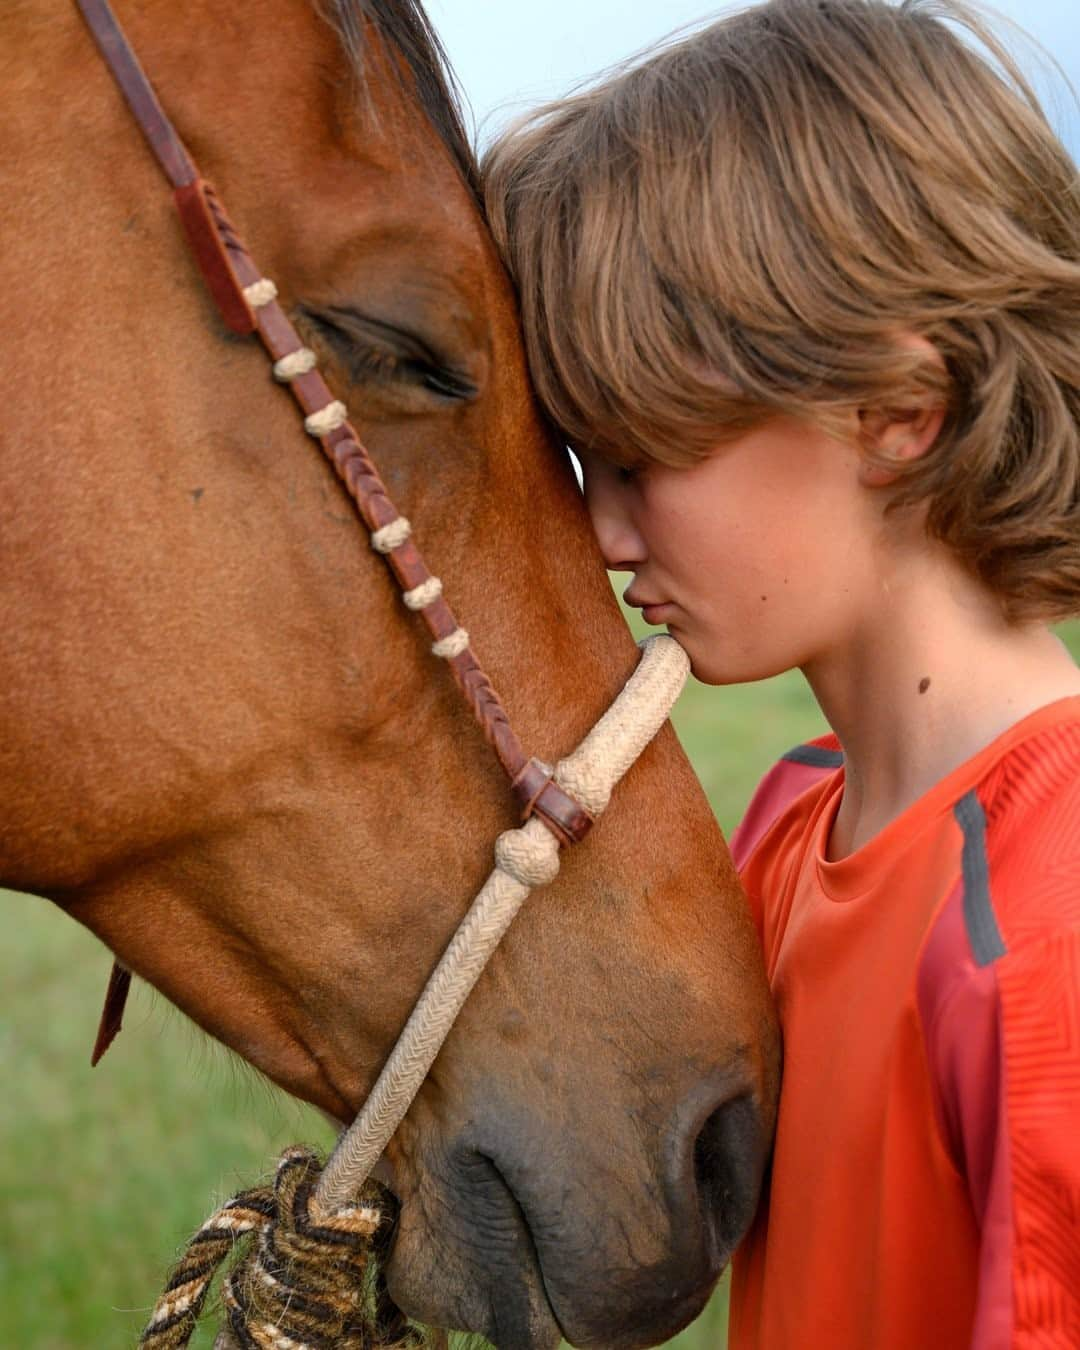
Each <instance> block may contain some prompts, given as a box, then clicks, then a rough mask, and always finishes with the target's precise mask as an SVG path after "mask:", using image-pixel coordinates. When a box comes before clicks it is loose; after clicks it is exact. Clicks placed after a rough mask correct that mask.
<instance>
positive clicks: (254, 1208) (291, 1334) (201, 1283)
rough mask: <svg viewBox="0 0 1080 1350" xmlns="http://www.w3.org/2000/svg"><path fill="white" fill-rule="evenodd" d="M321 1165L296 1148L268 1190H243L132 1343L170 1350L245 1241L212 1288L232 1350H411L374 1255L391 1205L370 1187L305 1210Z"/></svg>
mask: <svg viewBox="0 0 1080 1350" xmlns="http://www.w3.org/2000/svg"><path fill="white" fill-rule="evenodd" d="M321 1170H322V1165H321V1163H320V1162H319V1160H318V1158H316V1156H315V1155H314V1154H313V1153H311V1152H309V1151H308V1150H307V1149H303V1148H290V1149H287V1150H286V1151H285V1153H283V1154H282V1156H281V1160H280V1161H279V1163H278V1167H277V1175H276V1176H275V1178H274V1185H273V1187H272V1188H271V1187H268V1186H264V1187H256V1188H253V1189H252V1190H248V1191H243V1192H242V1193H241V1194H240V1195H237V1196H235V1197H234V1198H233V1199H232V1200H230V1201H229V1202H228V1203H227V1204H225V1205H223V1206H222V1207H221V1209H219V1210H218V1212H217V1213H216V1214H214V1215H213V1217H212V1218H210V1219H208V1220H207V1221H206V1223H205V1224H203V1226H202V1228H200V1229H199V1231H198V1232H197V1233H196V1234H195V1236H194V1237H193V1238H192V1239H191V1242H190V1243H189V1244H188V1248H187V1251H186V1252H185V1253H184V1255H183V1257H182V1258H181V1260H180V1261H179V1263H178V1264H177V1266H176V1268H175V1269H174V1270H173V1272H172V1275H171V1276H170V1278H169V1282H168V1284H167V1285H166V1288H165V1292H164V1293H163V1294H162V1296H161V1298H160V1299H159V1300H158V1303H157V1306H156V1307H155V1308H154V1312H153V1315H152V1317H151V1319H150V1322H149V1324H148V1326H147V1328H146V1330H145V1331H144V1332H143V1334H142V1339H141V1340H140V1342H139V1344H140V1346H142V1347H146V1350H178V1348H179V1347H182V1346H186V1345H187V1344H188V1342H189V1340H190V1339H191V1336H192V1334H193V1332H194V1331H195V1327H196V1324H197V1322H198V1320H199V1316H200V1314H201V1312H202V1309H203V1305H204V1303H205V1301H206V1295H207V1291H208V1289H209V1288H210V1283H211V1281H212V1280H213V1277H214V1275H215V1273H216V1271H217V1269H218V1267H219V1266H220V1265H221V1264H222V1262H223V1261H224V1260H225V1258H226V1257H227V1256H229V1255H230V1254H231V1253H232V1252H233V1250H234V1248H235V1247H236V1246H237V1244H238V1243H239V1242H241V1241H242V1240H243V1239H244V1238H245V1237H248V1236H249V1235H252V1236H251V1240H250V1241H249V1242H248V1244H247V1249H246V1251H244V1252H243V1254H242V1255H241V1256H240V1258H239V1260H238V1261H237V1262H236V1264H235V1265H234V1266H233V1268H232V1270H231V1271H230V1272H229V1273H228V1275H227V1276H226V1277H225V1280H224V1283H223V1285H222V1302H223V1303H224V1308H225V1322H226V1326H227V1328H228V1332H229V1334H230V1335H231V1337H232V1340H231V1343H232V1344H235V1345H237V1346H239V1347H242V1350H322V1347H325V1346H331V1345H332V1346H335V1347H338V1346H340V1347H342V1348H343V1350H382V1348H383V1347H402V1350H411V1348H412V1347H419V1346H420V1345H422V1344H423V1340H424V1338H423V1333H422V1332H420V1331H419V1330H417V1329H414V1328H412V1327H410V1325H409V1324H408V1322H407V1321H406V1319H405V1317H404V1315H403V1314H402V1312H401V1311H400V1310H399V1309H398V1308H397V1307H396V1306H395V1305H394V1303H393V1302H392V1300H391V1299H390V1297H389V1295H388V1293H387V1291H386V1286H385V1283H384V1281H383V1278H382V1275H381V1272H380V1271H379V1270H378V1269H377V1264H378V1258H379V1257H380V1256H381V1255H383V1254H384V1253H385V1250H386V1245H387V1243H388V1241H389V1237H390V1233H391V1231H392V1229H393V1220H394V1202H393V1199H392V1197H390V1195H389V1193H388V1192H386V1191H385V1190H384V1189H383V1188H382V1187H381V1186H380V1185H379V1184H378V1183H377V1182H373V1181H369V1182H368V1183H366V1185H365V1186H364V1188H363V1191H362V1193H361V1196H360V1201H359V1203H357V1204H355V1205H350V1206H347V1207H345V1208H343V1209H339V1210H337V1211H336V1212H334V1213H333V1214H329V1215H324V1214H320V1213H318V1212H317V1211H315V1210H313V1208H312V1193H313V1191H314V1188H315V1183H316V1182H317V1181H318V1178H319V1174H320V1172H321Z"/></svg>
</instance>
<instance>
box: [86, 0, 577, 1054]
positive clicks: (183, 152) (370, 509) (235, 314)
mask: <svg viewBox="0 0 1080 1350" xmlns="http://www.w3.org/2000/svg"><path fill="white" fill-rule="evenodd" d="M77 3H78V6H79V9H80V10H81V12H82V14H83V17H84V18H85V20H86V23H87V25H88V26H89V29H90V32H91V33H92V35H93V37H94V40H95V42H96V43H97V45H98V48H99V49H100V52H101V55H102V57H103V58H104V60H105V63H106V65H107V66H108V67H109V70H110V71H111V73H112V75H113V77H114V79H115V80H116V83H117V84H118V85H119V87H120V90H121V92H122V93H123V95H124V98H125V99H126V101H127V103H128V106H129V107H130V109H131V112H132V114H133V116H134V118H135V121H136V122H137V123H138V125H139V127H140V129H141V130H142V133H143V135H144V136H145V138H146V141H147V143H148V145H149V146H150V149H151V150H152V151H153V153H154V156H155V158H156V159H157V161H158V163H159V164H160V166H161V168H162V169H163V171H164V173H165V175H166V177H167V178H168V179H169V181H170V183H171V184H172V187H173V196H174V200H175V202H176V208H177V211H178V213H179V216H180V222H181V225H182V227H183V231H184V236H185V238H186V239H187V242H188V245H189V248H190V250H191V255H192V258H193V259H194V261H195V263H196V265H197V267H198V269H199V271H200V272H201V273H202V276H203V279H204V280H205V282H206V285H207V287H208V289H209V291H210V293H211V295H212V296H213V298H214V301H215V302H216V304H217V307H218V310H219V311H220V313H221V317H222V319H223V320H224V322H225V323H226V325H227V326H228V327H229V329H230V330H231V331H232V332H234V333H238V334H249V333H257V334H258V336H259V338H260V340H261V342H262V344H263V346H264V348H265V349H266V351H267V354H268V355H269V357H270V359H271V361H273V362H275V363H281V362H282V358H285V357H290V356H295V354H297V353H299V352H301V351H303V350H305V349H304V347H303V343H302V342H301V340H300V338H299V336H298V334H297V332H296V330H295V328H294V327H293V325H292V323H291V322H290V321H289V319H288V317H287V315H286V313H285V311H284V309H283V308H282V307H281V306H280V305H279V304H278V302H277V299H276V295H277V291H276V288H275V287H274V286H273V285H272V284H271V283H270V282H268V281H266V280H265V279H264V278H263V276H262V273H261V272H260V271H259V269H258V268H257V267H256V266H255V263H254V261H253V260H252V258H251V255H250V254H249V253H248V251H247V249H246V248H245V246H244V244H243V242H242V240H241V239H240V237H239V236H238V234H237V233H236V230H235V229H234V228H233V226H232V223H231V222H230V220H229V217H228V215H227V214H226V212H225V209H224V207H223V205H222V203H221V201H220V199H219V198H218V196H217V194H216V193H215V191H214V189H213V187H212V186H211V185H210V184H209V183H208V182H207V181H206V180H205V179H204V178H202V177H201V176H200V174H199V171H198V168H197V167H196V165H195V162H194V160H193V159H192V158H191V155H190V154H189V153H188V150H187V148H186V147H185V145H184V143H183V141H181V139H180V137H179V135H178V134H177V132H176V129H175V128H174V127H173V125H172V123H171V122H170V121H169V119H168V117H167V116H166V115H165V113H164V111H163V110H162V107H161V105H160V103H159V102H158V100H157V96H156V95H155V93H154V91H153V88H152V87H151V85H150V82H149V81H148V79H147V78H146V75H145V74H144V73H143V70H142V68H141V66H140V64H139V61H138V58H137V57H136V56H135V53H134V51H133V50H132V48H131V46H130V44H129V43H128V41H127V38H126V37H125V36H124V33H123V31H122V30H121V28H120V26H119V24H118V23H117V20H116V18H115V16H114V14H113V12H112V10H111V8H110V6H109V4H108V0H77ZM253 297H254V298H253ZM279 378H281V377H280V376H279ZM287 387H288V388H289V389H290V390H291V391H292V394H293V397H294V398H295V399H296V401H297V403H298V404H299V405H300V409H301V411H302V413H303V414H304V416H305V427H306V429H307V430H308V432H309V434H310V435H311V436H312V437H313V438H314V439H315V440H316V441H317V442H318V444H319V446H320V447H321V449H322V451H323V453H324V454H325V455H326V457H327V459H328V460H329V461H330V463H331V464H332V465H333V467H334V469H335V471H336V473H337V475H338V477H339V478H340V479H341V481H342V483H343V485H344V487H345V490H346V491H347V492H348V494H349V496H350V497H351V498H352V500H353V503H354V504H355V506H356V509H357V512H358V513H359V515H360V517H361V519H362V520H363V522H364V524H365V525H366V526H367V528H368V529H369V530H370V531H372V532H373V533H374V532H377V531H380V530H383V529H385V527H387V526H391V525H395V524H396V523H397V522H401V524H402V526H404V530H403V531H399V533H404V536H405V537H403V538H402V540H401V542H399V543H395V545H394V546H393V547H390V548H384V549H381V550H380V551H382V552H383V555H384V557H385V559H386V562H387V564H388V566H389V567H390V570H391V572H392V573H393V575H394V578H395V580H396V581H397V583H398V585H399V586H400V587H401V589H402V590H403V591H406V592H416V591H418V590H420V589H421V588H423V587H424V586H425V585H426V584H427V583H432V582H433V578H432V574H431V572H430V571H429V570H428V567H427V565H426V563H425V562H424V560H423V557H422V556H421V554H420V552H419V550H418V549H417V547H416V544H415V542H414V541H413V539H412V537H411V535H410V534H409V530H408V527H407V526H406V525H405V523H404V522H403V521H402V518H401V516H400V513H399V512H398V510H397V508H396V507H395V506H394V504H393V503H392V502H391V500H390V498H389V495H388V494H387V491H386V488H385V486H384V484H383V482H382V480H381V478H380V477H379V474H378V472H377V470H376V468H375V466H374V464H373V463H372V460H371V457H370V455H369V454H368V451H367V450H366V449H365V448H364V446H363V444H362V442H361V441H360V437H359V436H358V434H357V432H356V430H355V429H354V427H353V426H352V424H351V423H350V422H349V421H348V419H347V415H346V413H345V410H344V408H343V406H342V405H341V404H337V403H336V402H335V400H334V399H333V395H332V394H331V392H330V390H329V388H328V387H327V385H326V383H325V381H324V380H323V378H322V376H321V375H320V374H319V372H318V370H317V369H314V368H312V369H310V370H305V371H304V373H302V374H299V375H298V376H290V377H289V378H288V380H287ZM331 408H333V409H340V412H341V415H340V417H339V418H331V419H330V420H331V421H332V422H333V425H332V426H331V427H329V429H327V425H326V423H324V422H322V421H320V420H319V419H320V415H325V414H326V413H327V411H328V410H329V409H331ZM429 589H430V590H431V591H433V592H441V588H440V587H439V586H438V585H437V584H433V585H432V586H431V587H430V588H429ZM419 612H420V614H421V616H422V617H423V620H424V622H425V623H426V624H427V627H428V629H429V631H430V632H431V634H432V636H433V638H434V639H435V646H436V649H438V647H439V645H440V644H445V643H446V642H447V641H448V640H451V645H452V648H453V654H449V655H446V653H445V649H444V652H443V653H440V654H444V655H445V659H446V660H447V663H448V665H449V666H450V669H451V671H452V672H453V675H454V680H455V682H456V683H457V686H458V688H459V690H460V691H461V693H462V694H463V695H464V697H465V700H466V702H467V703H468V705H469V707H470V708H471V710H472V712H473V715H474V716H475V718H476V720H477V722H478V723H479V725H480V727H481V729H482V731H483V733H484V736H485V738H486V739H487V741H488V743H489V744H490V745H491V746H492V748H493V749H494V750H495V753H496V755H497V756H498V759H499V762H500V763H501V764H502V766H503V769H504V770H505V772H506V774H507V776H508V778H509V779H510V786H511V791H512V793H513V795H514V798H515V800H516V801H517V803H518V806H519V809H520V811H521V817H522V819H526V818H528V817H529V816H532V815H536V816H538V817H539V818H540V819H541V820H542V821H543V822H544V824H545V825H546V826H547V827H548V829H549V830H551V832H552V833H553V834H554V835H555V837H556V839H558V841H559V843H560V844H562V845H568V844H572V843H576V842H578V841H580V840H581V839H583V838H584V837H585V835H586V834H587V833H588V832H589V829H590V828H591V826H592V823H593V820H592V817H591V816H590V815H589V812H588V811H587V810H586V809H585V808H584V807H583V806H582V805H581V803H580V802H577V801H575V800H574V798H573V797H571V796H570V795H569V794H568V793H566V792H564V791H563V789H562V788H560V787H559V786H558V784H557V783H555V781H554V779H553V778H552V771H551V770H550V769H549V768H548V767H547V766H546V765H545V764H543V763H542V762H541V761H540V760H538V759H534V758H529V757H528V756H527V755H526V754H525V752H524V750H523V748H522V746H521V743H520V742H519V740H518V738H517V736H516V735H515V734H514V731H513V729H512V728H511V726H510V722H509V719H508V717H507V714H506V711H505V709H504V707H503V705H502V703H501V701H500V699H499V697H498V695H497V694H496V692H495V690H494V688H493V687H492V684H491V681H490V680H489V679H488V677H487V675H486V674H485V672H484V670H483V668H482V666H481V665H480V663H479V661H478V660H477V659H476V656H475V655H474V654H473V651H472V648H471V646H470V645H468V635H467V634H465V633H464V632H463V630H462V629H460V627H459V626H458V622H457V619H456V618H455V617H454V614H453V611H452V610H451V609H450V607H449V605H448V604H447V603H446V601H445V600H444V599H443V597H442V595H441V593H438V594H436V595H435V598H433V599H431V600H430V602H428V603H425V604H424V605H423V607H422V608H419ZM455 638H461V639H463V641H462V642H460V643H454V642H453V639H455ZM125 977H126V978H125ZM129 983H130V977H129V976H128V974H127V972H126V971H124V969H123V967H122V966H120V965H119V964H117V965H116V966H115V967H114V970H113V975H112V978H111V979H110V982H109V991H108V994H107V996H106V1004H105V1009H104V1011H103V1013H102V1021H101V1026H100V1028H99V1032H98V1039H97V1042H96V1044H95V1048H94V1055H93V1061H92V1062H93V1063H97V1061H98V1060H99V1059H100V1058H101V1056H102V1055H103V1054H104V1053H105V1050H106V1049H107V1048H108V1045H109V1043H110V1042H111V1040H112V1039H113V1037H114V1036H115V1035H116V1033H117V1032H118V1031H119V1029H120V1022H121V1018H122V1014H123V1008H124V1002H125V1000H126V997H127V989H128V984H129Z"/></svg>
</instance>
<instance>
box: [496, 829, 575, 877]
mask: <svg viewBox="0 0 1080 1350" xmlns="http://www.w3.org/2000/svg"><path fill="white" fill-rule="evenodd" d="M495 865H496V866H497V867H498V869H499V871H500V872H505V873H506V874H507V876H511V877H513V878H514V880H515V881H516V882H518V883H519V884H520V885H522V886H527V887H528V888H529V890H532V889H533V888H534V887H536V886H548V885H550V884H551V882H553V881H554V880H555V878H556V877H557V876H558V875H559V843H558V840H557V839H556V838H555V836H554V835H553V834H552V833H551V832H550V831H549V830H548V829H546V828H545V827H544V826H542V825H541V826H540V828H539V829H530V828H529V827H528V826H527V825H526V826H522V828H521V829H519V830H504V831H503V833H502V834H500V835H499V837H498V839H496V840H495Z"/></svg>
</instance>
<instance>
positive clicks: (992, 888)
mask: <svg viewBox="0 0 1080 1350" xmlns="http://www.w3.org/2000/svg"><path fill="white" fill-rule="evenodd" d="M842 791H843V761H842V756H841V754H840V752H839V745H838V743H837V741H836V740H835V738H832V737H826V738H823V739H822V740H821V741H819V742H816V743H814V744H813V745H811V746H804V747H800V749H799V750H797V751H794V752H792V754H791V755H790V756H787V757H785V759H784V760H783V761H781V763H780V764H779V765H778V766H777V767H776V768H775V769H774V770H773V771H772V772H771V773H770V775H769V776H768V777H767V778H766V779H765V781H764V782H763V784H762V786H761V788H759V790H758V793H757V795H756V796H755V798H754V801H753V802H752V803H751V807H750V809H749V811H748V813H747V817H746V819H745V820H744V822H743V824H742V825H741V826H740V828H739V831H738V832H737V833H736V836H735V838H734V839H733V841H732V844H733V852H734V853H735V857H736V863H737V864H738V866H739V868H740V872H741V875H742V879H743V883H744V885H745V886H746V888H747V891H748V894H749V895H750V899H751V904H752V906H753V908H754V910H755V916H756V919H757V922H758V926H759V929H760V932H761V937H762V942H763V945H764V950H765V959H766V966H767V969H768V972H769V978H770V981H771V983H772V987H773V991H774V994H775V996H776V999H777V1005H778V1008H779V1013H780V1020H781V1025H782V1028H783V1035H784V1079H783V1088H782V1091H781V1099H780V1114H779V1120H778V1126H777V1135H776V1144H775V1150H774V1157H773V1164H772V1175H771V1185H770V1189H769V1192H768V1194H767V1196H766V1197H765V1199H764V1200H763V1203H762V1206H761V1209H760V1211H759V1214H758V1216H757V1219H756V1220H755V1223H754V1226H753V1228H752V1229H751V1231H750V1233H749V1235H748V1237H747V1239H746V1241H745V1242H744V1243H743V1245H742V1247H741V1248H740V1251H739V1253H738V1254H737V1256H736V1259H735V1269H734V1277H733V1284H732V1313H731V1333H730V1344H731V1347H732V1350H923V1348H924V1347H927V1348H931V1347H932V1348H933V1350H954V1347H967V1346H974V1347H977V1350H998V1348H999V1347H1008V1346H1021V1345H1023V1346H1028V1345H1030V1346H1036V1345H1038V1346H1040V1347H1061V1348H1062V1350H1064V1347H1080V698H1072V699H1065V700H1062V701H1061V702H1059V703H1055V704H1053V705H1051V706H1050V707H1047V708H1044V709H1041V710H1040V711H1038V712H1036V713H1034V714H1033V715H1032V716H1030V717H1028V718H1026V719H1024V720H1023V721H1022V722H1020V723H1018V724H1017V725H1016V726H1015V727H1013V728H1012V729H1011V730H1010V731H1008V732H1006V733H1005V734H1004V735H1003V736H1000V737H999V738H998V739H997V740H996V741H994V742H993V743H992V744H991V745H990V746H988V747H987V748H986V749H985V750H983V751H982V752H981V753H979V754H978V755H976V756H975V757H974V758H973V759H971V760H969V761H968V762H967V763H966V764H964V765H962V766H961V767H960V768H958V769H957V770H956V771H955V772H953V773H951V774H950V775H949V776H948V777H947V778H945V779H944V780H943V781H942V782H941V783H939V784H938V785H937V786H936V787H935V788H933V789H932V790H931V791H930V792H929V793H927V794H926V795H925V796H924V797H923V798H922V799H921V800H919V801H918V802H916V803H915V804H914V805H913V806H912V807H911V808H910V809H909V810H908V811H906V812H905V813H904V814H903V815H902V816H901V817H899V818H898V819H897V820H895V821H893V822H892V823H891V824H890V825H889V826H888V827H887V828H886V829H884V830H883V831H882V832H881V833H880V834H879V835H877V836H876V837H875V838H874V839H872V840H871V841H870V842H869V843H868V844H867V845H865V847H863V848H861V849H859V850H858V851H857V852H855V853H853V854H852V855H850V856H849V857H847V858H844V859H842V860H841V861H838V862H828V861H826V851H827V850H826V844H827V841H828V837H829V831H830V829H831V826H832V822H833V820H834V818H835V814H836V810H837V808H838V806H839V803H840V797H841V794H842Z"/></svg>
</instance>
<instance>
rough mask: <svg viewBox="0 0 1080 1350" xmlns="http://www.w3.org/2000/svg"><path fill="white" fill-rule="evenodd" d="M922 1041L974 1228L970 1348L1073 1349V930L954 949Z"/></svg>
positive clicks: (1079, 1148)
mask: <svg viewBox="0 0 1080 1350" xmlns="http://www.w3.org/2000/svg"><path fill="white" fill-rule="evenodd" d="M943 918H945V919H946V920H947V915H943ZM942 928H943V929H944V930H945V933H946V940H947V930H948V928H949V924H948V922H945V923H944V924H943V925H942ZM938 947H939V951H938V953H937V955H938V956H939V958H940V954H941V953H940V947H941V943H940V941H939V943H938ZM928 955H929V957H930V960H931V964H932V962H933V958H934V955H935V953H934V951H933V945H932V944H930V945H929V947H928ZM920 975H921V977H922V976H923V975H925V971H923V972H920ZM921 992H925V984H924V985H923V990H922V991H921ZM924 1011H925V1009H924ZM925 1025H926V1023H925V1022H924V1026H925ZM927 1050H928V1056H929V1066H930V1070H931V1074H932V1077H933V1080H934V1085H935V1089H936V1095H937V1102H938V1107H939V1112H940V1125H941V1128H942V1130H943V1133H944V1136H945V1139H946V1142H947V1145H948V1147H949V1149H950V1151H951V1152H952V1155H953V1157H954V1159H955V1161H956V1163H957V1166H958V1168H959V1169H960V1171H961V1173H962V1175H963V1176H964V1178H965V1180H966V1182H967V1186H968V1192H969V1195H970V1198H971V1204H972V1209H973V1212H974V1215H975V1220H976V1223H977V1224H978V1229H979V1235H980V1237H979V1241H980V1247H979V1284H978V1302H977V1307H976V1315H975V1324H974V1331H973V1336H972V1350H1027V1347H1032V1348H1034V1347H1035V1346H1039V1347H1042V1348H1043V1350H1051V1348H1056V1347H1061V1350H1065V1347H1067V1346H1077V1345H1080V932H1078V931H1077V930H1073V929H1067V930H1063V931H1059V932H1057V933H1054V934H1051V935H1049V936H1046V937H1044V938H1042V939H1039V940H1037V941H1034V942H1030V943H1025V944H1022V945H1021V946H1019V947H1018V948H1016V949H1015V950H1012V951H1006V952H1005V953H1004V954H1003V955H1001V956H1000V957H998V958H997V959H996V960H994V961H992V962H989V963H987V964H985V965H982V966H977V965H976V964H975V963H974V961H973V960H972V959H971V958H970V953H965V956H964V959H963V960H962V961H961V962H960V963H959V964H958V965H955V966H953V974H952V978H951V979H950V980H949V981H948V986H947V989H946V990H945V992H944V994H943V996H942V997H941V999H940V1002H939V1004H938V1006H937V1007H936V1009H935V1010H934V1012H933V1017H932V1021H931V1023H930V1025H929V1026H928V1028H927Z"/></svg>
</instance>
